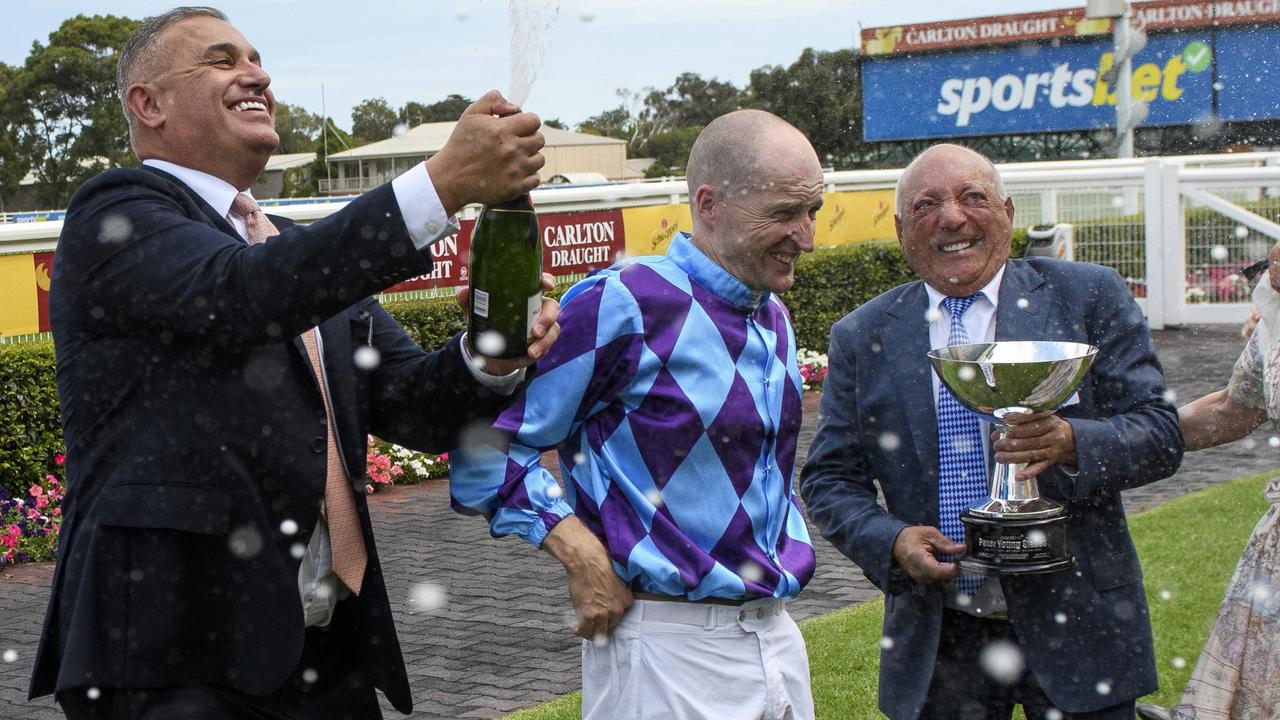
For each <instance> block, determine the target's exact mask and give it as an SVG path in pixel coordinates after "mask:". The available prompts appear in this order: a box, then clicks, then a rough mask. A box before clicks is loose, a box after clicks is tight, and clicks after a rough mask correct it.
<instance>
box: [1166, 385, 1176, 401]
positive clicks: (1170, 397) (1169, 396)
mask: <svg viewBox="0 0 1280 720" xmlns="http://www.w3.org/2000/svg"><path fill="white" fill-rule="evenodd" d="M1164 401H1165V402H1167V403H1170V404H1172V403H1176V402H1178V391H1177V390H1174V389H1173V388H1169V389H1167V390H1165V391H1164Z"/></svg>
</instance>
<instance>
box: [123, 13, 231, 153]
mask: <svg viewBox="0 0 1280 720" xmlns="http://www.w3.org/2000/svg"><path fill="white" fill-rule="evenodd" d="M193 17H211V18H214V19H217V20H221V21H223V22H227V16H226V14H225V13H223V12H222V11H221V10H219V9H217V8H211V7H205V6H201V5H197V6H187V7H176V8H174V9H172V10H170V11H169V12H167V13H164V14H162V15H156V16H155V17H149V18H147V19H146V20H143V21H142V24H141V25H139V26H138V29H137V30H134V31H133V34H132V35H130V36H129V39H128V40H126V41H125V43H124V47H123V48H121V49H120V59H119V60H118V61H117V62H116V92H117V93H118V94H119V95H120V105H121V106H123V107H124V117H125V119H126V120H128V121H129V127H130V128H132V127H133V124H134V121H135V118H134V117H133V113H131V112H129V105H128V104H127V103H126V102H125V93H126V92H128V91H129V86H130V85H132V84H133V83H134V78H135V75H136V70H137V67H138V66H139V65H140V64H142V62H143V61H144V60H148V59H150V58H151V57H152V56H153V55H154V54H155V51H156V42H157V40H158V39H159V37H160V34H161V33H163V32H164V31H165V29H167V28H168V27H169V26H170V25H172V24H174V23H176V22H180V21H182V20H186V19H188V18H193Z"/></svg>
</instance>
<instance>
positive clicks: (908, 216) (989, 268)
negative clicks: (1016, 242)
mask: <svg viewBox="0 0 1280 720" xmlns="http://www.w3.org/2000/svg"><path fill="white" fill-rule="evenodd" d="M898 192H899V195H900V196H901V197H900V198H899V201H898V204H897V206H898V208H899V214H898V215H895V216H894V225H895V227H896V228H897V231H898V242H899V243H900V244H901V246H902V252H903V255H905V256H906V259H907V264H908V265H910V266H911V269H912V270H914V271H915V272H916V274H917V275H919V276H920V277H921V278H922V279H923V280H924V281H925V282H926V283H928V284H929V285H930V286H931V287H933V288H934V289H935V290H938V291H939V292H941V293H943V294H944V295H949V296H952V297H961V296H964V295H971V294H973V293H975V292H977V291H978V290H981V289H982V288H983V286H985V285H986V284H987V283H988V282H990V281H991V278H993V277H995V274H996V272H997V271H998V270H999V269H1000V267H1001V266H1003V265H1004V263H1005V260H1007V259H1008V258H1009V246H1010V245H1011V244H1012V239H1013V202H1012V201H1010V200H1009V199H1007V198H1001V197H1000V191H999V189H998V188H997V186H996V177H995V168H993V167H992V166H991V164H990V163H989V162H987V160H986V159H985V158H983V157H982V156H981V155H979V154H977V153H975V152H973V151H971V150H967V149H965V148H962V147H959V146H956V145H939V146H935V147H933V148H930V149H929V150H926V151H925V152H924V153H922V154H921V155H920V157H919V158H917V159H916V160H915V161H914V162H912V164H911V165H910V166H908V168H907V170H906V171H905V172H904V174H903V177H902V182H901V183H900V184H899V186H898Z"/></svg>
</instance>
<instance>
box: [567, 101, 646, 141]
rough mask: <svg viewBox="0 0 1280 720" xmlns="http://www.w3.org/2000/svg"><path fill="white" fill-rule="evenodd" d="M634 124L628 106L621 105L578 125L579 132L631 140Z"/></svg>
mask: <svg viewBox="0 0 1280 720" xmlns="http://www.w3.org/2000/svg"><path fill="white" fill-rule="evenodd" d="M634 122H635V121H634V120H633V119H632V117H631V113H630V112H629V111H628V110H627V106H625V105H619V106H618V107H616V108H614V109H612V110H605V111H604V112H602V113H600V114H599V115H592V116H591V117H589V118H587V119H586V120H583V121H582V122H580V123H578V132H581V133H588V134H590V135H603V136H604V137H611V138H619V139H621V140H630V139H631V125H632V124H633V123H634Z"/></svg>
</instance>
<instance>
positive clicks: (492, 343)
mask: <svg viewBox="0 0 1280 720" xmlns="http://www.w3.org/2000/svg"><path fill="white" fill-rule="evenodd" d="M506 348H507V343H506V341H505V340H503V339H502V334H501V333H498V332H495V331H493V330H486V331H484V332H482V333H480V337H478V338H476V350H478V351H479V352H480V354H481V355H488V356H489V357H497V356H499V355H501V354H502V351H503V350H505V349H506Z"/></svg>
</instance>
